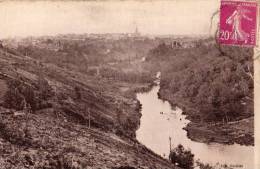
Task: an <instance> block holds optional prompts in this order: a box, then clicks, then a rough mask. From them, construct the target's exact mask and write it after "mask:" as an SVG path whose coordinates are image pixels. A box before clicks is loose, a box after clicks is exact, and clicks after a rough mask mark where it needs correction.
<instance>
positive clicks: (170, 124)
mask: <svg viewBox="0 0 260 169" xmlns="http://www.w3.org/2000/svg"><path fill="white" fill-rule="evenodd" d="M159 75H160V74H158V80H157V85H156V86H154V87H153V88H152V89H151V90H150V91H149V92H146V93H138V94H137V99H138V100H139V101H140V103H141V104H142V110H141V113H142V117H141V123H140V128H139V129H138V130H137V133H136V134H137V139H138V140H139V141H140V142H141V143H142V144H144V145H145V146H146V147H148V148H150V149H151V150H152V151H154V152H155V153H157V154H159V155H161V156H162V157H165V158H168V155H169V151H170V141H169V137H170V138H171V143H172V144H171V146H172V147H176V146H177V145H178V144H182V145H183V146H184V147H185V148H189V149H190V150H191V152H192V153H193V154H194V155H195V159H200V161H202V162H203V163H210V164H212V165H214V164H216V163H220V164H227V165H229V166H231V165H240V167H238V168H239V169H253V168H254V167H253V166H254V147H253V146H242V145H238V144H234V145H223V144H218V143H211V144H206V143H199V142H195V141H192V140H190V139H189V138H188V137H187V132H186V131H185V130H183V127H185V126H186V125H187V124H188V123H189V120H187V119H185V115H183V114H182V111H181V109H179V108H176V109H175V110H173V109H172V108H171V105H170V104H169V102H167V101H163V100H161V99H159V98H158V91H159V89H160V87H159ZM162 112H163V114H162ZM241 165H242V167H241Z"/></svg>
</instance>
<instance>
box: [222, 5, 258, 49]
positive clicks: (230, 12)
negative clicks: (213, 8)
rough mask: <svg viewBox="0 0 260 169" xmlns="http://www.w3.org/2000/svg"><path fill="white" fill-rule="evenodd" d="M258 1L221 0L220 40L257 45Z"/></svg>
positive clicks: (228, 42) (233, 43) (229, 42)
mask: <svg viewBox="0 0 260 169" xmlns="http://www.w3.org/2000/svg"><path fill="white" fill-rule="evenodd" d="M257 15H258V3H257V2H255V1H234V0H221V6H220V31H219V38H218V39H219V42H220V43H221V44H226V45H244V46H256V40H257V38H256V35H257Z"/></svg>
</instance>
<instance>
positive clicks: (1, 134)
mask: <svg viewBox="0 0 260 169" xmlns="http://www.w3.org/2000/svg"><path fill="white" fill-rule="evenodd" d="M0 65H1V66H0V86H1V88H0V119H1V120H0V168H1V169H9V168H10V169H16V168H17V169H18V168H19V169H23V168H31V169H36V168H37V169H63V168H66V169H81V168H82V169H83V168H93V169H98V168H102V169H103V168H124V167H125V168H127V167H133V168H147V169H148V168H158V169H162V168H163V169H168V168H175V167H174V166H173V165H172V164H170V163H169V161H167V160H165V159H163V158H161V157H159V156H158V155H156V154H154V153H153V152H151V151H150V150H148V149H147V148H146V147H144V146H143V145H141V144H140V143H138V142H137V141H136V140H135V131H136V130H137V128H138V126H139V123H140V122H139V120H140V116H141V115H140V113H139V108H140V105H139V103H138V102H137V100H136V99H135V95H134V91H137V90H143V89H145V88H147V86H149V84H148V83H134V84H131V83H126V82H120V81H116V82H115V81H113V80H109V79H105V78H102V77H100V76H89V75H86V74H82V73H80V72H78V71H74V70H73V69H66V68H64V67H63V68H62V67H59V66H57V65H54V64H51V63H44V62H41V61H40V60H37V59H33V58H30V57H26V56H22V55H19V54H14V53H13V54H11V53H10V52H8V51H7V50H6V49H4V48H2V49H0ZM89 122H90V128H89Z"/></svg>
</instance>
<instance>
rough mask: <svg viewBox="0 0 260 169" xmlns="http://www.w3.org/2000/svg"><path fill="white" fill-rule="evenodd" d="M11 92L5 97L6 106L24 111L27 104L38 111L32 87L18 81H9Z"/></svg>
mask: <svg viewBox="0 0 260 169" xmlns="http://www.w3.org/2000/svg"><path fill="white" fill-rule="evenodd" d="M8 87H9V90H8V91H7V92H6V94H5V96H4V106H5V107H6V108H13V109H16V110H23V109H24V107H25V106H27V105H25V104H29V105H30V107H31V109H32V110H33V111H34V110H36V106H37V104H36V97H35V93H34V90H33V88H32V87H31V86H27V85H24V84H22V83H21V82H20V81H18V80H10V81H8Z"/></svg>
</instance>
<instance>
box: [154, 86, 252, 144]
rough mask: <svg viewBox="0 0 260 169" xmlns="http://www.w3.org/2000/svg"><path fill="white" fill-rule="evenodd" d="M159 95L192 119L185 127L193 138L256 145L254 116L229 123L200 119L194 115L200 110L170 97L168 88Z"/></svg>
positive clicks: (195, 139)
mask: <svg viewBox="0 0 260 169" xmlns="http://www.w3.org/2000/svg"><path fill="white" fill-rule="evenodd" d="M159 96H160V98H161V99H163V100H167V101H169V103H170V104H171V105H172V106H173V107H175V106H177V107H179V108H180V109H182V110H183V114H185V115H186V118H187V119H188V120H190V123H189V124H188V125H187V126H186V127H185V128H184V129H185V130H186V131H187V136H188V137H189V138H190V139H191V140H193V141H197V142H203V143H213V142H215V143H221V144H234V143H237V144H241V145H247V146H253V145H254V118H253V117H248V118H244V119H241V120H238V121H236V122H229V123H222V122H216V123H212V122H209V123H207V122H203V121H198V119H197V118H196V116H194V114H196V112H197V111H198V110H196V109H195V108H191V107H190V105H189V103H188V102H185V100H184V99H182V98H174V99H173V98H172V97H170V91H168V90H167V89H160V91H159Z"/></svg>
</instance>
